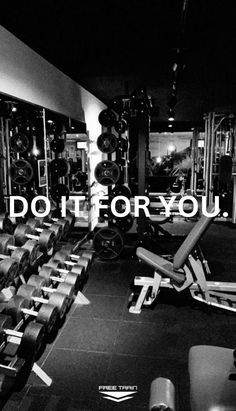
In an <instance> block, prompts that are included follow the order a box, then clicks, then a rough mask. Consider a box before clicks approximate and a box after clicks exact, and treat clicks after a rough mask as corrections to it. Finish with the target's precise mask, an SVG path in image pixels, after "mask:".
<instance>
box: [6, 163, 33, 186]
mask: <svg viewBox="0 0 236 411" xmlns="http://www.w3.org/2000/svg"><path fill="white" fill-rule="evenodd" d="M33 175H34V172H33V168H32V166H31V164H30V163H29V162H28V161H26V160H23V159H21V160H15V161H14V162H13V163H12V164H11V165H10V177H11V180H12V181H13V183H15V184H17V185H25V184H28V183H29V182H30V181H31V180H32V178H33Z"/></svg>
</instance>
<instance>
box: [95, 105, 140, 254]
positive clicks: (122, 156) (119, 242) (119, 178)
mask: <svg viewBox="0 0 236 411" xmlns="http://www.w3.org/2000/svg"><path fill="white" fill-rule="evenodd" d="M98 120H99V122H100V124H101V126H102V128H103V132H102V134H101V135H100V136H99V137H98V139H97V147H98V149H99V150H100V151H101V152H102V153H103V154H106V155H107V160H103V161H101V162H100V163H98V164H97V166H96V168H95V179H96V181H97V182H98V183H99V184H101V185H103V186H105V187H107V190H108V201H107V207H108V209H107V210H103V212H102V213H101V214H100V217H101V220H102V221H105V223H106V224H107V226H106V227H102V228H100V229H99V230H98V231H96V232H95V233H94V238H93V247H94V250H95V251H96V253H97V254H98V256H99V257H100V258H102V259H105V260H112V259H114V258H117V257H119V255H120V254H121V253H122V251H123V248H124V242H125V238H124V233H125V232H126V231H128V230H129V229H130V228H131V227H132V225H133V219H132V216H131V215H129V216H127V217H125V218H117V217H115V216H114V215H113V214H112V213H111V201H112V198H114V197H115V196H117V195H125V196H127V197H128V198H130V197H131V192H130V189H129V187H128V186H127V184H128V164H129V152H128V151H129V144H128V134H127V133H128V122H127V121H126V119H125V118H124V115H123V113H119V114H118V116H117V114H115V112H114V111H113V110H112V109H110V108H108V109H106V110H103V111H102V112H101V113H100V114H99V116H98ZM112 128H114V131H115V132H116V133H117V134H114V132H112ZM124 133H125V136H124V135H123V134H124ZM118 206H119V207H121V208H122V204H121V203H120V204H119V205H118Z"/></svg>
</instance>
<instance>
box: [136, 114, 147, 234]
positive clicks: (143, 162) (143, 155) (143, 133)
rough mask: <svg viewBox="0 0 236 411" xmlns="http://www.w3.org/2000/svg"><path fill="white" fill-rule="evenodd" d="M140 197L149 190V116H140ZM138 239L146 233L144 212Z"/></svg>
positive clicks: (140, 216) (140, 220)
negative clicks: (147, 169) (147, 168)
mask: <svg viewBox="0 0 236 411" xmlns="http://www.w3.org/2000/svg"><path fill="white" fill-rule="evenodd" d="M137 123H138V195H140V196H141V195H145V194H146V190H147V176H146V173H147V171H146V166H147V160H148V155H149V151H148V148H149V115H148V114H138V116H137ZM137 222H138V238H139V240H140V239H142V237H143V233H144V232H145V231H146V224H147V218H146V216H145V214H144V211H143V210H140V214H139V217H138V220H137Z"/></svg>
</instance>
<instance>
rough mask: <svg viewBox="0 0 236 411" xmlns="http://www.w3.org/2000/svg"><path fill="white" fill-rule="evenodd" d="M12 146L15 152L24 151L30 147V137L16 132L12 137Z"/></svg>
mask: <svg viewBox="0 0 236 411" xmlns="http://www.w3.org/2000/svg"><path fill="white" fill-rule="evenodd" d="M10 146H11V148H12V150H13V151H14V152H15V153H24V152H25V151H26V150H28V148H29V139H28V137H27V136H26V135H25V134H22V133H17V134H14V135H13V137H11V139H10Z"/></svg>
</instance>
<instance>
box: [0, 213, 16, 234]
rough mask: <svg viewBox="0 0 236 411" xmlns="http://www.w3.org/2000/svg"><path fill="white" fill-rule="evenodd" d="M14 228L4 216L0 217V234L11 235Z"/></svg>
mask: <svg viewBox="0 0 236 411" xmlns="http://www.w3.org/2000/svg"><path fill="white" fill-rule="evenodd" d="M13 231H14V228H13V224H12V222H11V220H10V219H9V218H8V217H7V216H6V215H1V216H0V233H1V232H3V233H7V234H13Z"/></svg>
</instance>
